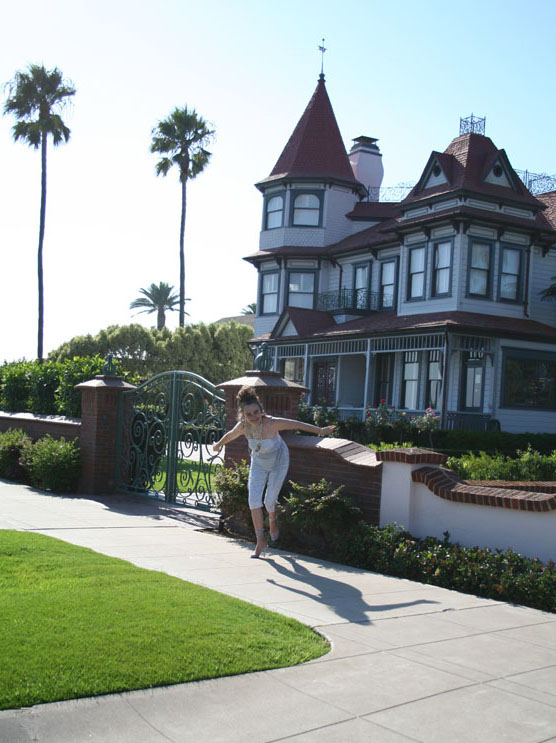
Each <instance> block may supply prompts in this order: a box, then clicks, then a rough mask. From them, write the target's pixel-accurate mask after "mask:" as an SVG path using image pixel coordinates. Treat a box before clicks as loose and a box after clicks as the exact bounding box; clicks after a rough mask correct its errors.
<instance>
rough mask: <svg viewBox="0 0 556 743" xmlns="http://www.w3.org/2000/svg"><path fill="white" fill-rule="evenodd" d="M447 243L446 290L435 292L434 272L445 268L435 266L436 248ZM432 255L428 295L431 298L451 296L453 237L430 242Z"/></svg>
mask: <svg viewBox="0 0 556 743" xmlns="http://www.w3.org/2000/svg"><path fill="white" fill-rule="evenodd" d="M444 244H449V245H450V264H449V266H448V267H447V268H448V271H449V279H448V291H446V292H437V291H436V290H435V284H436V272H437V271H439V270H445V268H442V269H438V268H436V265H435V264H436V256H437V249H438V246H439V245H444ZM431 253H432V257H431V284H430V288H431V289H430V297H431V299H441V298H444V297H451V296H452V276H453V273H454V240H453V238H448V239H446V240H435V241H434V242H433V244H432V251H431Z"/></svg>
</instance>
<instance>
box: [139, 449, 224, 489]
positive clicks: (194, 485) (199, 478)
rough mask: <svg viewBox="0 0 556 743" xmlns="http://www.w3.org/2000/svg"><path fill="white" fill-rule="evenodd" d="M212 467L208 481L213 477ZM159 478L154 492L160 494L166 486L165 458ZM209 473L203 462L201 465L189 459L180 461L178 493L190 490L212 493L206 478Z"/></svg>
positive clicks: (206, 465) (213, 469)
mask: <svg viewBox="0 0 556 743" xmlns="http://www.w3.org/2000/svg"><path fill="white" fill-rule="evenodd" d="M216 466H217V465H215V466H213V468H212V472H211V475H210V479H212V477H213V476H214V472H215V467H216ZM160 469H161V472H160V476H159V477H158V478H157V480H156V481H155V483H154V486H153V487H154V490H156V491H157V492H160V491H161V490H163V489H164V487H165V485H166V457H162V465H161V467H160ZM208 471H209V465H208V462H204V463H203V465H202V466H201V464H200V463H199V462H194V461H193V460H191V459H181V460H179V461H178V491H179V492H189V490H190V489H191V490H192V491H193V490H197V491H198V492H205V493H210V492H212V487H211V482H210V480H209V478H207V474H208Z"/></svg>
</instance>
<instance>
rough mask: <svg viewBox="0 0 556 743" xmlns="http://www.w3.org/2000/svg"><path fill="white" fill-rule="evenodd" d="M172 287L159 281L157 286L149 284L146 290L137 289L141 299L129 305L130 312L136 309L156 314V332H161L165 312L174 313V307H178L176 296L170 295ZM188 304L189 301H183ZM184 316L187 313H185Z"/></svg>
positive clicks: (164, 324)
mask: <svg viewBox="0 0 556 743" xmlns="http://www.w3.org/2000/svg"><path fill="white" fill-rule="evenodd" d="M173 289H174V287H173V286H170V285H169V284H166V283H165V282H164V281H161V282H160V283H159V284H151V285H150V287H149V288H148V289H139V293H140V294H142V295H143V296H142V297H137V299H134V300H133V302H132V303H131V304H130V305H129V309H130V310H136V309H138V310H139V312H140V313H141V312H147V313H149V314H151V313H152V312H156V327H157V330H162V328H164V327H165V326H166V310H169V311H170V312H172V311H176V305H179V302H180V298H179V296H178V295H177V294H172V291H173ZM185 301H186V302H189V301H190V300H189V299H186V300H185ZM185 314H186V315H188V314H189V313H188V312H186V313H185Z"/></svg>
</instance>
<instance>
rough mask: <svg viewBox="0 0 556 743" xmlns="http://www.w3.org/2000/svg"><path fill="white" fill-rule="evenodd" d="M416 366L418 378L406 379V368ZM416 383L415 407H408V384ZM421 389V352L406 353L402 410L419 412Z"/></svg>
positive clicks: (401, 395) (403, 372) (403, 358)
mask: <svg viewBox="0 0 556 743" xmlns="http://www.w3.org/2000/svg"><path fill="white" fill-rule="evenodd" d="M410 364H411V365H413V364H415V365H416V366H417V377H415V378H410V379H406V376H405V370H406V366H408V365H410ZM407 382H415V383H416V387H415V406H414V407H407V406H406V383H407ZM420 387H421V352H420V351H404V352H403V356H402V378H401V394H400V410H419V398H420V395H419V390H420Z"/></svg>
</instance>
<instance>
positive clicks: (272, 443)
mask: <svg viewBox="0 0 556 743" xmlns="http://www.w3.org/2000/svg"><path fill="white" fill-rule="evenodd" d="M247 443H248V444H249V449H250V451H251V466H252V467H258V468H260V469H262V470H266V471H270V470H271V469H274V468H275V467H277V466H278V467H279V466H280V465H281V464H282V463H284V464H285V461H284V458H286V461H289V456H288V455H289V452H288V447H287V446H286V444H285V442H284V440H283V438H282V437H281V436H280V434H279V433H277V434H276V436H273V437H272V438H271V439H251V438H248V439H247Z"/></svg>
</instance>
